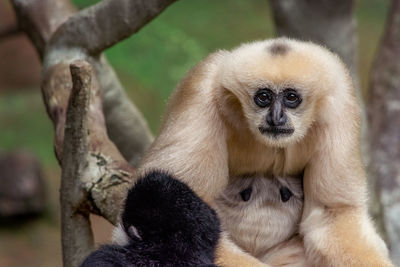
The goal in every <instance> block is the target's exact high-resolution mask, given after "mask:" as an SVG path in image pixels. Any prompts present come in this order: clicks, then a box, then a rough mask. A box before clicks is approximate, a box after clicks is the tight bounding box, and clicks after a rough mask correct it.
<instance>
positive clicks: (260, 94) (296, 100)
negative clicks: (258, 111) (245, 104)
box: [254, 88, 302, 136]
mask: <svg viewBox="0 0 400 267" xmlns="http://www.w3.org/2000/svg"><path fill="white" fill-rule="evenodd" d="M301 101H302V98H301V95H300V94H299V93H298V92H297V91H296V90H295V89H292V88H286V89H284V90H283V91H281V92H279V93H278V94H276V93H275V92H273V91H272V90H270V89H268V88H262V89H259V90H258V91H257V92H256V94H255V95H254V103H256V105H257V106H258V107H260V108H262V109H264V108H268V109H269V110H268V113H267V115H266V116H265V121H266V124H267V126H260V127H259V130H260V132H261V133H263V134H271V135H273V136H279V135H290V134H292V133H293V132H294V129H293V128H291V127H290V126H288V125H287V121H288V116H287V114H286V112H287V109H295V108H297V107H298V106H299V105H300V104H301Z"/></svg>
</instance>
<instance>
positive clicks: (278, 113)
mask: <svg viewBox="0 0 400 267" xmlns="http://www.w3.org/2000/svg"><path fill="white" fill-rule="evenodd" d="M266 121H267V123H268V125H269V126H272V127H276V126H283V125H285V123H286V121H287V118H286V114H285V112H283V110H282V107H281V105H279V104H274V105H273V106H272V107H271V109H270V112H269V113H268V114H267V118H266Z"/></svg>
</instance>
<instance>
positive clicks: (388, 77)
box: [368, 0, 400, 266]
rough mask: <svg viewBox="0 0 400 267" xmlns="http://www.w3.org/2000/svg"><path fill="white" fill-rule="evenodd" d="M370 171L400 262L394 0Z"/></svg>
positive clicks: (375, 98)
mask: <svg viewBox="0 0 400 267" xmlns="http://www.w3.org/2000/svg"><path fill="white" fill-rule="evenodd" d="M368 104H369V109H368V118H369V122H370V134H371V141H372V142H371V172H372V173H373V175H374V176H375V177H376V184H377V189H378V192H379V195H380V199H381V201H382V204H383V218H384V226H385V229H386V231H387V241H388V245H389V247H390V254H391V258H392V259H393V261H394V263H395V265H396V266H399V265H400V221H399V218H400V128H399V126H400V0H393V1H392V6H391V8H390V15H389V17H388V21H387V24H386V28H385V34H384V37H383V39H382V41H381V45H380V48H379V51H378V53H377V57H376V59H375V62H374V64H373V68H372V72H371V87H370V94H369V102H368Z"/></svg>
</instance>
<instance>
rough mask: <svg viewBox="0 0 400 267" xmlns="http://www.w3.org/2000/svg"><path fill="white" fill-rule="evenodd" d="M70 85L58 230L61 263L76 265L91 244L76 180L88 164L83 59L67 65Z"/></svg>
mask: <svg viewBox="0 0 400 267" xmlns="http://www.w3.org/2000/svg"><path fill="white" fill-rule="evenodd" d="M71 74H72V81H73V87H72V92H71V97H70V100H69V104H68V111H67V119H66V128H65V138H64V146H63V152H64V153H63V159H62V163H61V165H62V179H61V190H60V199H61V216H62V220H61V230H62V247H63V264H64V266H67V267H68V266H78V265H79V264H80V263H81V261H82V260H83V259H84V258H85V257H86V256H87V255H88V254H89V253H90V251H91V249H92V247H93V233H92V229H91V227H90V222H89V214H90V210H89V209H88V207H87V204H86V203H87V200H86V192H85V190H84V188H83V187H80V186H79V185H80V183H81V181H82V180H83V174H84V171H85V168H86V166H87V165H88V162H87V159H86V153H87V151H88V148H89V142H88V136H87V135H88V131H89V128H88V119H87V117H88V116H87V114H88V111H89V98H90V95H89V94H90V86H91V69H90V66H89V65H88V64H85V63H84V62H76V63H75V64H74V65H71Z"/></svg>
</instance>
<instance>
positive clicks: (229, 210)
mask: <svg viewBox="0 0 400 267" xmlns="http://www.w3.org/2000/svg"><path fill="white" fill-rule="evenodd" d="M302 187H303V186H302V179H301V177H291V176H289V177H260V176H256V177H254V176H249V177H247V176H245V177H233V178H231V182H230V183H229V184H228V186H227V188H226V189H225V190H224V192H223V193H222V195H221V196H220V197H218V198H217V201H216V204H217V205H216V210H217V213H218V215H219V217H220V219H221V222H222V229H223V230H225V231H226V232H227V233H228V234H229V237H230V238H231V240H232V241H233V242H234V243H235V244H236V245H238V246H239V247H240V248H241V249H243V250H244V251H246V252H248V253H250V254H251V255H253V256H255V257H256V258H258V259H260V260H261V261H262V262H265V263H269V264H270V265H272V266H283V265H285V266H286V265H288V266H292V267H294V266H302V267H303V266H304V267H305V266H306V265H305V253H304V246H303V244H302V241H301V238H300V237H299V235H298V233H299V232H298V231H299V224H300V220H301V213H302V209H303V188H302ZM277 252H279V253H277Z"/></svg>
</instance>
